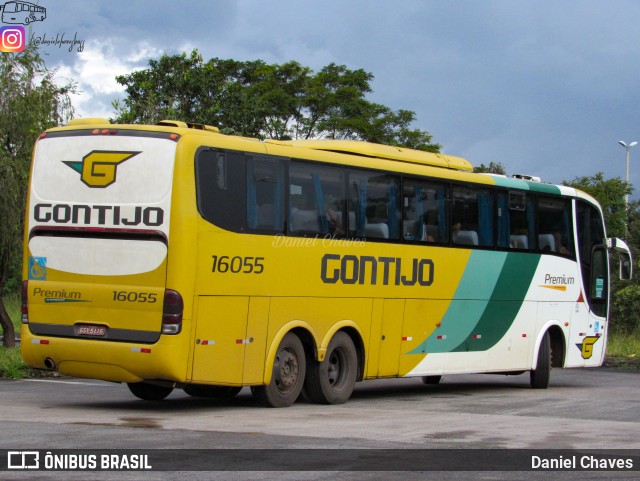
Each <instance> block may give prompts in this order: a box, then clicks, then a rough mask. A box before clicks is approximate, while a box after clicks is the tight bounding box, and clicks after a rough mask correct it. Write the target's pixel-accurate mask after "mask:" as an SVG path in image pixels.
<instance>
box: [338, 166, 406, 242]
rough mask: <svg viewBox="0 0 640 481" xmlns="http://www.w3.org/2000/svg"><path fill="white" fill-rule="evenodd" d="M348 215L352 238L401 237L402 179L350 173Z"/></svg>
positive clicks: (381, 175) (376, 174)
mask: <svg viewBox="0 0 640 481" xmlns="http://www.w3.org/2000/svg"><path fill="white" fill-rule="evenodd" d="M348 214H349V235H350V236H351V237H358V238H363V237H366V238H367V239H395V240H398V239H399V238H400V224H401V220H402V219H401V204H400V181H399V178H398V177H396V176H392V175H387V174H380V173H376V172H351V173H350V174H349V204H348ZM352 221H353V222H352Z"/></svg>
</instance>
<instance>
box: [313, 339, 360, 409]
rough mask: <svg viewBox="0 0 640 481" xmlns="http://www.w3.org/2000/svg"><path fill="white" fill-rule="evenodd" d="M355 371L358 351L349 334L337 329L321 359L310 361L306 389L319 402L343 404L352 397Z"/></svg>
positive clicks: (314, 400) (356, 370) (356, 369)
mask: <svg viewBox="0 0 640 481" xmlns="http://www.w3.org/2000/svg"><path fill="white" fill-rule="evenodd" d="M357 372H358V354H357V352H356V348H355V346H354V345H353V341H352V340H351V337H350V336H349V335H348V334H347V333H345V332H342V331H341V332H338V333H336V335H335V336H333V339H331V342H330V343H329V347H328V348H327V355H326V357H325V358H324V361H322V362H312V363H311V364H310V366H309V369H308V370H307V379H306V382H305V393H306V395H307V396H308V397H309V399H310V400H311V401H313V402H316V403H321V404H342V403H345V402H347V400H348V399H349V398H350V397H351V393H352V392H353V388H354V387H355V384H356V376H357Z"/></svg>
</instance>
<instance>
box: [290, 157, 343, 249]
mask: <svg viewBox="0 0 640 481" xmlns="http://www.w3.org/2000/svg"><path fill="white" fill-rule="evenodd" d="M344 179H345V173H344V170H343V169H340V168H336V167H328V166H318V165H313V164H307V163H303V162H292V163H291V166H290V168H289V233H290V234H293V235H307V234H312V235H313V234H316V235H317V234H323V235H327V234H330V235H332V236H335V237H343V236H345V235H346V232H347V224H348V216H347V215H346V212H347V202H346V198H345V191H344V188H345V183H344Z"/></svg>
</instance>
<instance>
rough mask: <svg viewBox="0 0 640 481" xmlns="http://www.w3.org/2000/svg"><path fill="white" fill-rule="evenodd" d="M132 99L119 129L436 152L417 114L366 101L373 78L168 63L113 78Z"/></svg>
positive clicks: (187, 59)
mask: <svg viewBox="0 0 640 481" xmlns="http://www.w3.org/2000/svg"><path fill="white" fill-rule="evenodd" d="M116 80H117V81H118V82H119V83H120V84H121V85H123V86H125V91H126V94H127V96H126V97H125V99H123V100H122V101H116V102H114V108H115V109H116V119H115V121H116V122H122V123H156V122H158V121H160V120H163V119H165V118H170V119H174V120H182V121H185V122H194V123H204V124H210V125H215V126H218V127H219V128H221V130H222V131H223V132H224V133H231V134H237V135H244V136H250V137H258V138H272V139H278V140H287V139H320V138H327V139H356V140H365V141H368V142H377V143H383V144H388V145H395V146H402V147H410V148H414V149H419V150H426V151H431V152H438V151H439V149H440V145H438V144H434V143H432V142H431V140H432V137H431V135H430V134H429V133H428V132H426V131H423V130H420V129H415V128H412V127H411V124H412V123H413V122H415V120H416V117H415V113H414V112H412V111H409V110H403V109H400V110H397V111H394V110H392V109H390V108H389V107H386V106H384V105H380V104H377V103H374V102H371V101H369V100H368V99H367V98H366V97H367V95H368V94H370V93H371V92H372V89H371V81H372V80H373V75H372V74H370V73H368V72H365V71H364V70H362V69H356V70H351V69H349V68H347V67H346V66H344V65H336V64H334V63H331V64H329V65H327V66H325V67H323V68H322V69H321V70H320V71H319V72H317V73H314V72H313V71H312V70H311V69H310V68H309V67H305V66H302V65H300V64H299V63H298V62H295V61H291V62H287V63H284V64H281V65H277V64H274V65H269V64H267V63H265V62H263V61H261V60H254V61H246V62H240V61H236V60H224V59H219V58H213V59H211V60H209V61H207V62H204V60H203V58H202V56H201V55H200V54H199V53H198V52H197V50H193V51H192V52H191V54H190V55H189V56H187V54H186V53H182V54H181V55H174V56H168V55H163V56H162V57H160V59H158V60H153V59H152V60H149V68H147V69H145V70H140V71H136V72H133V73H131V74H127V75H121V76H118V77H116Z"/></svg>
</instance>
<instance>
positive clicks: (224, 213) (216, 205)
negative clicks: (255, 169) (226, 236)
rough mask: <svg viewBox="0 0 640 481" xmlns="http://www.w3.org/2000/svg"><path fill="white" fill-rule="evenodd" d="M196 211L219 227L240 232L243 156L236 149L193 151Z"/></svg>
mask: <svg viewBox="0 0 640 481" xmlns="http://www.w3.org/2000/svg"><path fill="white" fill-rule="evenodd" d="M196 155H197V156H196V196H197V202H198V211H199V212H200V215H202V217H204V218H205V219H206V220H207V221H209V222H211V223H212V224H215V225H217V226H219V227H221V228H223V229H227V230H232V231H236V232H241V231H244V230H245V228H246V224H245V219H246V216H245V213H246V195H245V190H246V187H245V186H246V177H247V175H246V159H245V155H244V154H243V153H240V152H225V151H220V150H211V149H207V150H200V151H199V152H198V153H197V154H196Z"/></svg>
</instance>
